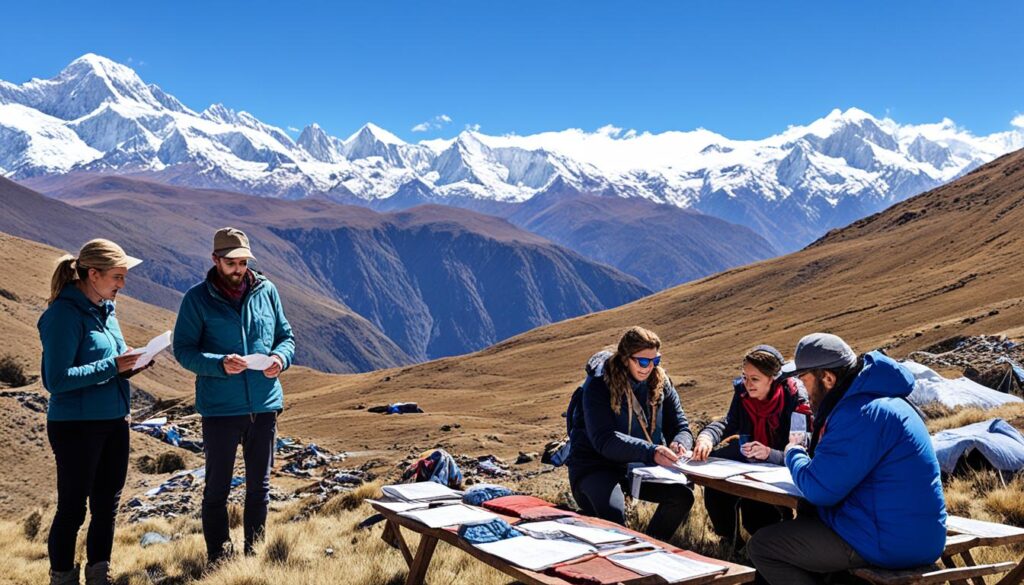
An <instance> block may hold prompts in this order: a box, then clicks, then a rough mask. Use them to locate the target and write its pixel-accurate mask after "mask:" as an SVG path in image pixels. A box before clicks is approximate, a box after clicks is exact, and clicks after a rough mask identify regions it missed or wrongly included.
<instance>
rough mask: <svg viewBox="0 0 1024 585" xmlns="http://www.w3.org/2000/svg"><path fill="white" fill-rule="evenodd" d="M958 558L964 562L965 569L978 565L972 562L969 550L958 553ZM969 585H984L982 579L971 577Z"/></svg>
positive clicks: (972, 557)
mask: <svg viewBox="0 0 1024 585" xmlns="http://www.w3.org/2000/svg"><path fill="white" fill-rule="evenodd" d="M960 558H961V559H963V561H964V566H965V567H972V566H974V565H977V564H978V563H976V562H974V555H972V554H971V551H970V550H965V551H964V552H962V553H960ZM971 585H985V578H984V577H973V578H971Z"/></svg>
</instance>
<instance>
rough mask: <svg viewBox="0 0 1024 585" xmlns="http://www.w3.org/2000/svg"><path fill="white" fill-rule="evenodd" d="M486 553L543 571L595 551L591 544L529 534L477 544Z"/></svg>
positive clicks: (527, 567)
mask: <svg viewBox="0 0 1024 585" xmlns="http://www.w3.org/2000/svg"><path fill="white" fill-rule="evenodd" d="M475 546H476V547H477V548H478V549H480V550H482V551H484V552H485V553H488V554H492V555H494V556H496V557H499V558H502V559H505V560H506V561H508V562H510V563H512V564H513V565H516V566H517V567H522V568H524V569H528V570H530V571H543V570H544V569H547V568H548V567H551V566H552V565H557V564H558V563H564V562H567V561H571V560H573V559H578V558H580V557H582V556H586V555H588V554H592V553H594V552H595V549H594V547H592V546H590V545H589V544H583V543H579V542H572V541H568V540H541V539H538V538H531V537H529V536H518V537H516V538H506V539H505V540H499V541H497V542H488V543H485V544H478V545H475Z"/></svg>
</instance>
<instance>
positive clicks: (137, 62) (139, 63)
mask: <svg viewBox="0 0 1024 585" xmlns="http://www.w3.org/2000/svg"><path fill="white" fill-rule="evenodd" d="M126 61H127V62H128V64H129V65H131V66H133V67H142V66H143V65H145V64H146V62H145V61H143V60H141V59H135V58H134V57H128V59H126Z"/></svg>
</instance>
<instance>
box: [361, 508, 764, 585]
mask: <svg viewBox="0 0 1024 585" xmlns="http://www.w3.org/2000/svg"><path fill="white" fill-rule="evenodd" d="M371 505H372V506H373V509H374V510H376V511H377V512H379V513H380V514H381V515H383V516H384V518H385V519H386V522H385V524H384V533H383V534H382V535H381V538H382V539H384V541H385V542H387V543H389V544H393V545H395V546H397V547H398V549H399V550H400V551H401V553H402V556H403V557H404V558H405V562H406V564H408V565H409V576H408V577H407V578H406V580H405V583H406V585H421V584H422V583H423V580H424V577H426V574H427V568H428V567H429V566H430V561H431V559H432V558H433V556H434V549H435V548H436V547H437V543H438V541H444V542H446V543H448V544H449V545H451V546H453V547H455V548H457V549H459V550H461V551H463V552H465V553H466V554H468V555H470V556H472V557H474V558H476V559H477V560H479V561H481V562H482V563H485V564H487V565H489V566H491V567H494V568H495V569H497V570H499V571H501V572H502V573H505V574H506V575H509V576H511V577H513V578H515V579H517V580H519V581H521V582H523V583H526V584H528V585H569V582H568V581H566V580H564V579H561V578H559V577H555V576H552V575H547V574H545V573H538V572H534V571H530V570H527V569H523V568H520V567H517V566H515V565H513V564H511V563H509V562H508V561H506V560H504V559H502V558H499V557H496V556H494V555H491V554H488V553H485V552H483V551H482V550H480V549H478V548H477V547H475V546H473V545H472V544H470V543H468V542H466V541H465V540H463V539H461V538H459V535H458V534H456V533H455V532H453V531H451V530H448V529H445V528H429V527H427V526H426V525H424V524H421V523H419V522H417V521H416V520H413V519H412V518H407V517H405V516H402V515H400V514H398V513H397V512H394V511H392V510H389V509H387V508H385V507H383V506H380V505H378V504H371ZM503 518H504V519H505V520H506V521H508V522H509V523H510V524H511V523H514V522H516V521H517V520H518V519H517V518H509V517H503ZM586 520H587V522H588V523H591V524H593V525H594V526H603V527H607V528H614V529H615V530H618V531H620V532H624V533H627V534H632V535H634V536H636V537H638V538H642V539H643V540H646V541H648V542H652V543H654V544H657V545H658V546H661V547H663V548H667V549H674V548H676V547H673V546H672V545H670V544H668V543H664V542H661V541H658V540H654V539H653V538H650V537H649V536H646V535H643V534H641V533H639V532H636V531H634V530H629V529H627V528H623V527H622V526H619V525H618V524H615V523H612V522H607V521H604V520H600V519H598V518H590V517H587V518H586ZM403 528H404V529H406V530H409V531H411V532H415V533H417V534H419V535H420V543H419V546H418V547H417V549H416V552H415V554H414V553H413V552H412V550H411V549H410V548H409V545H408V544H407V543H406V541H405V537H404V536H403V535H402V529H403ZM702 560H704V561H705V562H708V563H713V564H716V565H723V566H725V567H726V568H727V569H728V570H727V571H726V573H724V574H721V575H711V576H707V577H700V578H697V579H692V580H689V581H685V582H684V583H685V584H686V585H703V584H713V585H735V584H738V583H749V582H751V581H753V580H754V569H752V568H750V567H745V566H743V565H737V564H734V563H729V562H726V561H720V560H718V559H712V558H706V557H705V558H703V559H702ZM658 583H663V580H662V579H660V578H659V577H656V576H648V577H640V578H638V579H633V580H630V581H628V582H626V583H624V584H623V585H655V584H658Z"/></svg>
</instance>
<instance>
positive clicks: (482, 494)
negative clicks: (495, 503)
mask: <svg viewBox="0 0 1024 585" xmlns="http://www.w3.org/2000/svg"><path fill="white" fill-rule="evenodd" d="M514 494H515V492H513V491H512V490H510V489H508V488H507V487H504V486H500V485H493V484H489V483H481V484H477V485H475V486H473V487H471V488H469V489H468V490H466V493H465V494H463V495H462V502H463V503H465V504H469V505H470V506H481V505H483V503H484V502H489V501H491V500H493V499H495V498H503V497H505V496H511V495H514Z"/></svg>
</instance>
